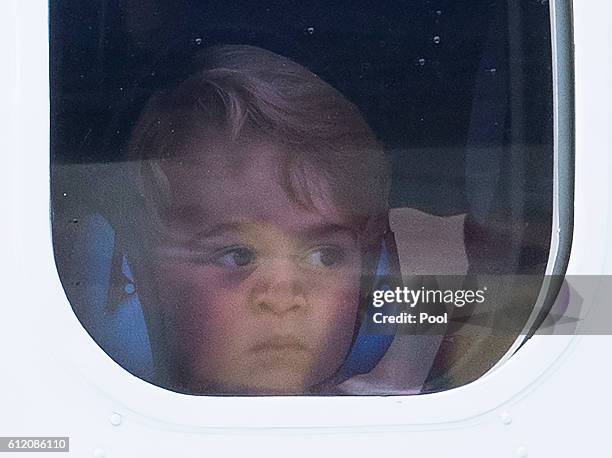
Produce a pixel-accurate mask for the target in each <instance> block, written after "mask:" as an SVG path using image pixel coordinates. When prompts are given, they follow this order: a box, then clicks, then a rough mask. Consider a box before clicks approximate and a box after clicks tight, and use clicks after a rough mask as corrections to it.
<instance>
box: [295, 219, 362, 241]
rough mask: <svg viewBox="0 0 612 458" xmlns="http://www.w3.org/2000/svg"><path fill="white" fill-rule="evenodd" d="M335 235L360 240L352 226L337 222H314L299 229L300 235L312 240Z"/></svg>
mask: <svg viewBox="0 0 612 458" xmlns="http://www.w3.org/2000/svg"><path fill="white" fill-rule="evenodd" d="M335 235H341V236H349V237H350V238H352V239H355V240H358V236H357V232H356V231H355V229H354V228H353V227H351V226H348V225H344V224H335V223H323V224H314V225H313V226H311V227H306V228H303V229H301V230H299V231H298V236H299V237H300V238H302V239H306V240H312V239H320V238H325V237H331V236H335Z"/></svg>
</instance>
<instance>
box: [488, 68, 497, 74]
mask: <svg viewBox="0 0 612 458" xmlns="http://www.w3.org/2000/svg"><path fill="white" fill-rule="evenodd" d="M486 72H487V73H490V74H491V75H495V74H496V73H497V69H496V68H495V67H493V68H487V70H486Z"/></svg>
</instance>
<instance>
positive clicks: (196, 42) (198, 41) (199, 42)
mask: <svg viewBox="0 0 612 458" xmlns="http://www.w3.org/2000/svg"><path fill="white" fill-rule="evenodd" d="M193 41H195V44H196V45H198V46H199V45H201V44H202V39H201V38H196V39H195V40H193Z"/></svg>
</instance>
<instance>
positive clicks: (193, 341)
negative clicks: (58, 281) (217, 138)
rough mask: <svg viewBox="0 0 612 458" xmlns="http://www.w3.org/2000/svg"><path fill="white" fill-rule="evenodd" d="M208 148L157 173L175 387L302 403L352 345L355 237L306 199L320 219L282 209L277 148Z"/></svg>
mask: <svg viewBox="0 0 612 458" xmlns="http://www.w3.org/2000/svg"><path fill="white" fill-rule="evenodd" d="M207 143H208V144H207V145H206V146H205V148H206V150H203V149H202V148H203V147H202V145H201V144H200V145H194V144H193V142H192V143H191V144H190V145H186V146H184V147H183V148H182V151H181V154H180V155H179V156H180V157H181V159H180V160H179V159H176V160H169V161H166V162H164V163H163V164H162V170H163V171H164V172H165V174H166V176H167V177H168V180H169V185H170V190H171V203H170V213H169V221H170V230H171V232H172V233H175V234H177V235H178V237H177V238H176V239H173V238H168V239H167V240H164V241H163V242H161V243H160V244H159V245H158V249H157V250H156V252H155V253H154V255H153V258H152V259H153V272H154V274H153V275H154V279H153V280H154V281H155V282H156V287H157V288H158V291H159V296H160V304H162V309H161V314H162V315H163V317H162V322H163V323H164V324H163V326H164V331H163V332H164V335H165V336H166V338H167V339H169V340H170V341H172V342H173V343H172V345H176V347H175V348H174V350H173V352H176V355H175V356H174V358H176V360H175V361H176V362H177V367H178V370H179V371H180V377H179V378H180V379H181V380H183V381H185V383H186V385H187V386H188V387H189V388H191V389H195V390H202V391H207V390H208V391H223V392H234V393H286V394H290V393H301V392H304V391H305V390H306V389H307V388H308V387H310V386H313V385H315V384H317V383H319V382H321V381H323V380H324V379H325V378H327V377H328V376H330V375H332V374H333V373H334V372H335V371H336V370H337V368H338V367H339V365H340V364H341V363H342V361H343V359H344V357H345V355H346V353H347V351H348V349H349V346H350V344H351V341H352V337H353V332H354V327H355V321H356V317H357V310H358V303H359V288H360V278H361V268H362V265H361V264H362V259H361V246H360V241H359V240H360V234H359V233H358V232H357V229H356V228H354V227H353V226H352V225H351V223H350V222H349V221H348V220H347V218H345V217H343V216H342V215H341V212H339V211H338V210H337V209H336V208H335V207H334V206H333V205H332V204H331V203H329V199H326V198H325V196H323V195H322V196H316V195H314V196H313V198H314V201H315V204H316V207H317V211H314V210H313V211H309V210H306V209H303V208H301V207H299V206H297V205H296V204H295V203H294V202H293V201H291V200H290V199H289V198H288V197H287V195H286V193H285V191H284V190H283V189H282V188H281V185H280V183H279V180H278V178H277V175H276V172H275V170H276V167H277V157H278V154H277V153H278V148H279V147H275V146H274V145H269V144H259V145H252V146H249V147H246V148H244V147H243V148H241V149H240V150H239V151H237V148H238V147H236V146H231V145H228V144H224V143H223V142H210V141H208V142H207ZM236 153H237V154H239V159H240V161H239V162H240V163H241V165H240V166H239V167H232V166H230V164H229V161H228V160H227V157H229V156H234V157H235V155H236ZM313 178H315V179H316V178H317V177H313ZM315 189H318V188H315ZM315 192H316V191H315ZM322 192H323V191H321V193H322Z"/></svg>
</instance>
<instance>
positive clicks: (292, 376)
mask: <svg viewBox="0 0 612 458" xmlns="http://www.w3.org/2000/svg"><path fill="white" fill-rule="evenodd" d="M227 391H233V392H234V393H235V394H247V395H249V394H251V395H271V396H292V395H301V394H305V393H306V392H307V391H308V384H307V383H306V380H305V377H303V375H302V374H296V373H291V372H285V371H280V370H278V371H266V373H263V374H262V373H260V374H253V376H252V377H250V379H249V380H245V381H244V383H237V384H234V386H233V389H228V390H227Z"/></svg>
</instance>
